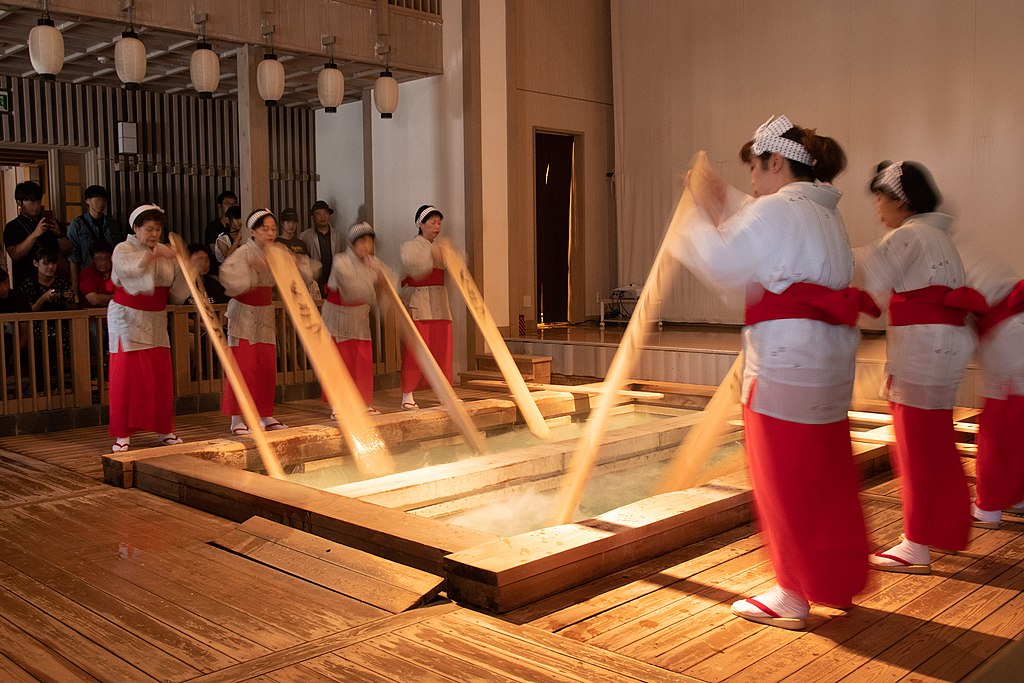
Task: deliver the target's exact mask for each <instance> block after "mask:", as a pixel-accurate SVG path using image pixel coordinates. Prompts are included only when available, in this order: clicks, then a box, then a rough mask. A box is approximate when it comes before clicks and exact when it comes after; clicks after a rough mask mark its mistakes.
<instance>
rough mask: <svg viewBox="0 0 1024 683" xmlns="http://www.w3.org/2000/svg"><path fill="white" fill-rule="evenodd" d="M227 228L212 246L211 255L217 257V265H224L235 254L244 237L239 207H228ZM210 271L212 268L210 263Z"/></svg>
mask: <svg viewBox="0 0 1024 683" xmlns="http://www.w3.org/2000/svg"><path fill="white" fill-rule="evenodd" d="M225 215H226V217H227V219H228V227H227V229H226V230H225V231H224V232H222V233H221V234H220V235H219V236H218V237H217V240H216V241H215V242H214V245H213V253H214V255H215V256H216V257H217V263H218V264H220V263H224V261H226V260H227V258H228V256H231V254H233V253H235V249H238V247H239V245H240V244H241V243H242V241H243V238H244V237H245V235H244V234H243V232H242V209H241V207H239V206H237V205H235V206H229V207H228V211H227V214H225ZM210 265H211V270H213V268H212V265H213V264H212V263H211V264H210Z"/></svg>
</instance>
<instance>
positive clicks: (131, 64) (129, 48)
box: [114, 30, 146, 90]
mask: <svg viewBox="0 0 1024 683" xmlns="http://www.w3.org/2000/svg"><path fill="white" fill-rule="evenodd" d="M114 69H115V70H116V71H117V77H118V78H120V79H121V82H122V83H124V89H125V90H138V89H139V84H140V83H142V81H143V79H144V78H146V46H145V45H143V44H142V41H141V40H139V38H138V34H136V33H135V31H132V30H128V31H125V32H124V33H122V34H121V40H119V41H117V43H116V44H115V45H114Z"/></svg>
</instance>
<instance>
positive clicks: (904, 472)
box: [889, 403, 971, 550]
mask: <svg viewBox="0 0 1024 683" xmlns="http://www.w3.org/2000/svg"><path fill="white" fill-rule="evenodd" d="M889 406H890V410H891V411H892V419H893V428H894V429H895V432H896V451H895V452H896V458H895V462H894V463H893V464H894V466H895V469H896V473H897V474H898V475H899V476H900V477H901V478H902V479H903V532H904V534H905V535H906V537H907V539H909V540H911V541H913V542H914V543H921V544H923V545H930V546H934V547H936V548H942V549H944V550H963V549H964V548H966V547H967V536H968V534H969V533H970V528H971V499H970V493H969V492H968V489H967V477H966V475H964V469H963V466H962V465H961V464H960V456H959V455H958V454H957V452H956V446H955V441H956V435H955V433H954V431H953V411H952V410H951V409H945V408H940V409H937V410H927V409H924V408H912V407H910V406H904V405H900V404H899V403H890V404H889Z"/></svg>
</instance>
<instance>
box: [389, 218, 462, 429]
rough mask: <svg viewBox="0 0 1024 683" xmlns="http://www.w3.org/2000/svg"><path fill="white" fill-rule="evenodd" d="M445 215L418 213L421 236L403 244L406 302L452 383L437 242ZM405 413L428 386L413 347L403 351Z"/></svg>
mask: <svg viewBox="0 0 1024 683" xmlns="http://www.w3.org/2000/svg"><path fill="white" fill-rule="evenodd" d="M442 220H444V215H443V214H442V213H441V212H440V211H438V210H437V209H435V208H434V207H433V206H430V205H429V204H424V205H423V206H421V207H420V208H419V209H417V210H416V227H417V229H418V230H419V234H418V235H417V236H416V237H415V238H414V239H411V240H409V241H408V242H406V243H405V244H403V245H402V251H401V256H402V268H403V270H404V271H405V273H406V277H405V278H404V279H403V280H402V299H403V300H404V301H405V305H406V306H407V307H408V308H409V314H410V315H411V316H412V319H413V321H414V322H415V323H416V329H418V330H419V332H420V335H421V336H422V337H423V340H424V341H425V342H426V343H427V346H428V347H429V348H430V353H431V354H432V355H433V356H434V359H435V360H437V364H438V365H440V366H441V370H442V371H443V372H444V376H445V377H446V378H447V379H448V382H449V383H450V382H451V381H452V312H451V309H450V307H449V305H448V290H447V288H446V287H445V269H444V261H443V259H442V258H441V250H440V249H439V248H438V247H437V246H436V245H435V244H434V240H436V239H437V236H438V235H440V234H441V221H442ZM401 384H402V410H416V409H418V408H419V406H418V405H416V400H415V399H414V398H413V395H412V393H413V392H414V391H416V390H417V389H419V388H421V387H424V386H426V384H425V382H424V380H423V371H422V370H420V366H419V364H418V363H417V362H416V358H415V357H414V356H413V354H412V352H410V351H409V348H408V347H406V348H405V349H403V352H402V374H401Z"/></svg>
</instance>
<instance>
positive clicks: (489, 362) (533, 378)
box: [459, 353, 551, 384]
mask: <svg viewBox="0 0 1024 683" xmlns="http://www.w3.org/2000/svg"><path fill="white" fill-rule="evenodd" d="M512 359H513V360H515V362H516V367H517V368H519V371H520V372H521V373H523V379H524V380H526V381H527V382H535V383H537V384H549V383H550V382H551V356H530V355H527V354H519V353H515V354H512ZM459 377H460V378H461V379H462V381H463V382H466V381H468V380H473V379H502V376H501V370H500V369H499V368H498V363H497V361H495V360H494V356H492V355H490V354H483V355H480V356H477V357H476V370H470V371H468V372H461V373H459Z"/></svg>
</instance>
